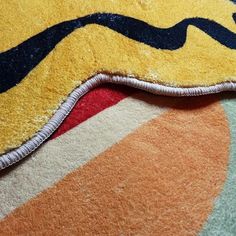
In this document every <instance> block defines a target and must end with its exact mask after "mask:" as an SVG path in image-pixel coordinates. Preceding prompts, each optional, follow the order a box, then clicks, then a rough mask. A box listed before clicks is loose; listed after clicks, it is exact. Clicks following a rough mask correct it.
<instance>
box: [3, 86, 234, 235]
mask: <svg viewBox="0 0 236 236" xmlns="http://www.w3.org/2000/svg"><path fill="white" fill-rule="evenodd" d="M235 107H236V95H235V94H234V93H233V94H229V93H227V94H220V95H209V96H202V97H193V98H176V99H173V98H170V97H164V96H157V95H151V94H149V93H144V92H140V91H139V90H134V89H127V87H119V86H117V85H113V86H110V85H109V86H102V87H99V88H96V89H94V90H93V91H91V92H89V93H88V94H87V95H85V96H84V97H83V98H82V99H81V100H80V101H79V102H78V103H77V104H76V106H75V107H74V109H73V110H72V112H71V113H70V115H69V116H68V117H67V118H66V120H65V121H64V123H63V124H62V125H61V126H60V128H59V129H58V130H57V132H56V133H54V135H53V136H52V137H51V138H50V140H49V141H48V142H46V143H45V144H44V145H42V147H41V148H39V149H38V150H37V151H36V152H34V153H33V154H32V155H31V156H29V157H28V158H25V159H24V161H22V162H19V163H18V164H17V165H14V166H12V167H10V168H7V169H5V170H3V171H2V172H1V176H0V219H1V221H0V235H145V236H146V235H148V236H149V235H164V236H165V235H167V236H171V235H181V236H185V235H207V236H209V235H213V236H215V235H235V232H236V228H235V225H236V184H235V170H236V109H235Z"/></svg>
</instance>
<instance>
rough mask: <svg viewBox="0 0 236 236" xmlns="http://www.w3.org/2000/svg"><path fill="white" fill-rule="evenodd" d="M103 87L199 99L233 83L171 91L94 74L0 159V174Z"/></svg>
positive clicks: (235, 86) (228, 88)
mask: <svg viewBox="0 0 236 236" xmlns="http://www.w3.org/2000/svg"><path fill="white" fill-rule="evenodd" d="M103 83H114V84H122V85H127V86H130V87H134V88H138V89H141V90H144V91H147V92H150V93H153V94H158V95H165V96H179V97H180V96H200V95H206V94H213V93H220V92H223V91H236V83H234V82H225V83H222V84H217V85H214V86H209V87H192V88H175V87H169V86H165V85H160V84H153V83H150V82H144V81H140V80H138V79H135V78H131V77H124V76H115V75H114V76H112V75H111V76H110V75H106V74H98V75H96V76H94V77H92V78H91V79H89V80H88V81H86V82H85V83H84V84H82V85H81V86H79V87H78V88H76V89H75V90H74V91H73V92H72V93H71V94H70V95H69V96H68V98H67V99H66V101H65V102H64V103H63V104H62V105H61V106H60V108H59V109H58V110H57V111H56V113H55V114H54V115H53V116H52V117H51V119H50V120H49V121H48V123H47V124H46V125H44V126H43V128H42V129H41V130H40V131H38V132H37V133H36V134H35V135H34V136H33V137H32V138H31V139H30V140H28V141H26V142H25V143H23V144H22V145H21V146H20V147H18V148H16V149H14V150H12V151H9V152H8V153H5V154H3V155H0V170H3V169H5V168H6V167H9V166H11V165H13V164H14V163H16V162H18V161H20V160H22V159H23V158H24V157H26V156H28V155H29V154H30V153H32V152H33V151H34V150H35V149H37V148H38V147H39V146H40V145H41V144H42V143H43V142H44V141H45V140H46V139H48V138H49V137H50V136H51V135H52V133H53V132H54V131H55V130H56V129H57V128H58V127H59V126H60V124H61V123H62V122H63V120H64V119H65V118H66V117H67V116H68V114H69V113H70V111H71V110H72V108H73V107H74V106H75V104H76V102H77V101H78V100H79V99H80V98H81V97H82V96H83V95H85V94H86V93H87V92H89V91H90V90H91V89H93V88H95V87H97V86H98V85H100V84H103Z"/></svg>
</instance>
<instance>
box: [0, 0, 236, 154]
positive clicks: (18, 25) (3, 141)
mask: <svg viewBox="0 0 236 236" xmlns="http://www.w3.org/2000/svg"><path fill="white" fill-rule="evenodd" d="M96 12H109V13H118V14H122V15H125V16H129V17H133V18H135V19H139V20H142V21H144V22H147V23H148V24H150V25H153V26H156V27H160V28H169V27H171V26H173V25H175V24H177V23H178V22H180V21H182V20H183V19H186V18H193V17H202V18H207V19H210V20H214V21H215V22H217V23H219V24H221V25H223V26H224V27H226V28H227V29H229V30H231V31H232V32H236V24H235V22H234V20H233V18H232V14H233V13H235V12H236V5H235V4H233V3H232V2H231V1H227V0H202V1H195V0H179V1H176V0H169V1H166V0H126V1H121V0H103V1H99V0H86V1H84V0H66V1H60V0H50V1H49V0H42V1H38V0H31V1H28V0H12V1H5V0H0V17H1V24H0V32H1V44H0V52H3V51H6V50H8V49H10V48H13V47H15V46H17V45H18V44H20V43H22V42H23V41H25V40H26V39H28V38H30V37H32V36H34V35H36V34H38V33H39V32H41V31H43V30H45V29H46V28H48V27H50V26H53V25H55V24H57V23H60V22H63V21H66V20H71V19H75V18H78V17H82V16H85V15H89V14H92V13H96ZM186 38H187V39H186V43H185V44H184V46H183V47H182V48H179V49H177V50H173V51H170V50H157V49H155V48H153V47H150V46H148V45H145V44H143V43H140V42H137V41H134V40H132V39H130V38H127V37H124V36H123V35H122V34H119V33H117V32H115V31H112V30H110V29H108V28H105V27H103V26H99V25H95V24H94V25H88V26H86V27H84V28H80V29H78V30H76V31H74V32H73V33H72V34H70V35H69V36H68V37H66V38H65V39H64V40H62V41H61V42H60V43H59V44H58V45H57V46H56V48H55V49H54V50H53V51H52V52H51V53H50V54H49V55H48V56H47V57H46V58H45V59H44V60H43V61H42V62H41V63H40V64H39V65H38V66H37V67H36V68H34V69H33V70H32V71H31V72H30V73H29V74H28V75H27V76H26V77H25V78H24V79H23V81H22V82H21V83H20V84H18V85H17V86H15V87H14V88H12V89H10V90H8V91H7V92H4V93H2V94H0V154H2V153H4V152H6V151H8V150H10V149H13V148H16V147H18V146H20V145H21V144H22V143H23V142H25V141H26V140H28V139H30V138H31V137H32V136H33V135H34V134H35V133H36V132H37V131H38V130H39V129H40V128H41V127H42V126H43V125H44V124H46V123H47V121H48V120H49V118H50V117H51V116H52V115H53V114H54V113H55V111H56V109H58V107H59V106H60V104H61V103H62V102H63V101H64V100H65V99H66V97H67V96H68V94H69V93H70V92H72V91H73V89H75V88H76V87H77V86H79V85H80V84H82V83H83V82H85V81H86V80H87V79H89V78H90V77H92V76H93V75H96V74H97V73H99V72H104V73H109V74H121V75H126V76H133V77H136V78H139V79H140V80H144V81H149V82H152V83H157V84H164V85H168V86H173V87H196V86H209V85H215V84H219V83H222V82H226V81H236V50H232V49H230V48H227V47H225V46H224V45H222V44H220V43H219V42H217V41H216V40H213V39H212V38H211V37H209V36H208V35H207V34H205V33H204V32H202V31H201V30H199V29H197V28H196V27H192V26H190V27H189V28H188V31H187V37H186Z"/></svg>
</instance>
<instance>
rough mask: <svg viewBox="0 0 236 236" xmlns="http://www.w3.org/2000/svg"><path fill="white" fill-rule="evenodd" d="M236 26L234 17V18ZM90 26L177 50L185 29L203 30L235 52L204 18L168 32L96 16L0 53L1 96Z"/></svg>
mask: <svg viewBox="0 0 236 236" xmlns="http://www.w3.org/2000/svg"><path fill="white" fill-rule="evenodd" d="M233 19H234V21H235V22H236V13H235V14H233ZM89 24H97V25H102V26H105V27H108V28H110V29H112V30H114V31H116V32H118V33H120V34H122V35H124V36H126V37H128V38H130V39H133V40H135V41H138V42H141V43H144V44H147V45H149V46H151V47H154V48H156V49H165V50H176V49H178V48H181V47H183V45H184V44H185V42H186V34H187V28H188V26H190V25H192V26H195V27H197V28H198V29H200V30H202V31H203V32H205V33H206V34H208V35H209V36H211V37H212V38H213V39H215V40H216V41H218V42H219V43H221V44H222V45H224V46H226V47H228V48H230V49H234V50H235V49H236V34H235V33H234V32H232V31H230V30H228V29H227V28H225V27H224V26H222V25H220V24H218V23H217V22H214V21H211V20H208V19H204V18H189V19H185V20H183V21H181V22H179V23H178V24H176V25H174V26H173V27H170V28H165V29H163V28H157V27H154V26H151V25H149V24H147V23H145V22H143V21H140V20H137V19H134V18H131V17H127V16H123V15H118V14H111V13H95V14H92V15H88V16H85V17H81V18H78V19H75V20H70V21H65V22H62V23H59V24H57V25H54V26H52V27H50V28H48V29H46V30H44V31H43V32H41V33H39V34H37V35H35V36H33V37H31V38H29V39H28V40H26V41H24V42H23V43H21V44H19V45H18V46H17V47H14V48H12V49H10V50H8V51H5V52H2V53H0V77H1V78H0V93H2V92H5V91H7V90H8V89H10V88H12V87H14V86H15V85H17V84H18V83H20V81H21V80H22V79H23V78H24V77H25V76H26V75H27V74H28V73H29V72H30V71H31V70H32V69H33V68H34V67H35V66H37V65H38V64H39V63H40V62H41V61H42V60H43V59H44V58H45V57H46V56H47V55H48V54H49V53H50V52H51V51H52V50H53V49H54V48H55V46H56V45H57V44H58V43H59V42H60V41H61V40H62V39H64V38H65V37H66V36H67V35H69V34H70V33H72V32H73V31H74V30H76V29H78V28H81V27H84V26H86V25H89Z"/></svg>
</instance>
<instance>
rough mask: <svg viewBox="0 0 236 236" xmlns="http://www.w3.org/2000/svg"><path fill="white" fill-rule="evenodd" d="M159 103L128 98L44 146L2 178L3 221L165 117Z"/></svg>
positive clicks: (153, 98) (154, 98) (0, 203)
mask: <svg viewBox="0 0 236 236" xmlns="http://www.w3.org/2000/svg"><path fill="white" fill-rule="evenodd" d="M159 100H160V97H158V96H154V95H150V94H145V93H142V94H139V95H136V96H135V97H129V98H126V99H124V100H122V101H121V102H120V103H118V104H117V105H115V106H112V107H110V108H108V109H106V110H104V111H102V112H101V113H99V114H97V115H95V116H93V117H92V118H90V119H89V120H87V121H86V122H84V123H82V124H80V125H79V126H77V127H75V128H74V129H72V130H70V131H68V132H67V133H65V134H64V135H62V136H60V137H58V138H57V139H54V140H51V141H49V142H48V143H46V144H45V145H43V146H42V147H41V148H40V149H39V150H38V151H37V152H35V153H34V154H33V155H32V156H30V157H29V158H28V159H26V160H25V162H23V163H22V164H21V165H19V166H17V167H16V168H15V169H13V170H12V171H10V172H9V173H8V174H6V175H5V176H3V177H2V178H1V179H0V189H1V191H0V218H3V217H4V216H6V215H7V214H9V213H10V212H11V211H13V210H14V209H15V208H17V207H19V206H20V205H21V204H23V203H25V202H26V201H28V200H29V199H31V198H32V197H34V196H35V195H37V194H38V193H40V192H41V191H43V190H44V189H46V188H48V187H50V186H51V185H52V184H54V183H55V182H57V181H59V180H60V179H61V178H63V177H64V176H65V175H66V174H68V173H70V172H71V171H72V170H74V169H76V168H78V167H79V166H81V165H83V164H85V163H86V162H88V161H89V160H91V159H92V158H95V157H96V156H97V155H98V154H100V153H101V152H103V151H105V150H106V149H107V148H108V147H110V146H112V145H113V144H115V143H116V142H118V141H120V140H121V139H123V138H124V137H125V136H126V135H128V134H129V133H130V132H132V131H133V130H134V129H136V128H138V127H139V126H140V125H142V124H143V123H144V122H146V121H148V120H150V119H152V118H154V117H156V116H157V115H160V114H162V113H163V112H164V111H165V110H166V108H163V107H158V106H157V105H158V101H159ZM172 101H173V100H172ZM173 102H174V101H173Z"/></svg>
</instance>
